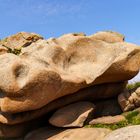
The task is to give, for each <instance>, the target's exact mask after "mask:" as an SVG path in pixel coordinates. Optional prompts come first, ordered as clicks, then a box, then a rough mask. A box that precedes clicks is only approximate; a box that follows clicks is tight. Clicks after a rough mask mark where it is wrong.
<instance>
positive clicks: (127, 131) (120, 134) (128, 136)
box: [104, 125, 140, 140]
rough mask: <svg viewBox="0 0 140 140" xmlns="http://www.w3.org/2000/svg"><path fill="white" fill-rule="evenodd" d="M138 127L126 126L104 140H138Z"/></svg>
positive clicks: (139, 131) (139, 126)
mask: <svg viewBox="0 0 140 140" xmlns="http://www.w3.org/2000/svg"><path fill="white" fill-rule="evenodd" d="M139 139H140V125H136V126H128V127H124V128H121V129H118V130H115V131H113V132H111V133H110V134H108V135H107V136H106V137H105V139H104V140H139Z"/></svg>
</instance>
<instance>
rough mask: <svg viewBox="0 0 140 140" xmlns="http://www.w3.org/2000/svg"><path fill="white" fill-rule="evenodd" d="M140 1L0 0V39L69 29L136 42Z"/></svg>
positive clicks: (139, 37)
mask: <svg viewBox="0 0 140 140" xmlns="http://www.w3.org/2000/svg"><path fill="white" fill-rule="evenodd" d="M139 7H140V0H0V38H4V37H6V36H8V35H11V34H14V33H16V32H20V31H28V32H36V33H39V34H41V35H43V36H44V37H45V38H49V37H52V36H53V37H57V36H60V35H62V34H64V33H69V32H85V33H86V34H92V33H95V32H97V31H100V30H113V31H118V32H121V33H122V34H124V35H125V36H126V40H127V41H130V42H134V43H136V44H140V32H139V27H140V18H139V16H140V8H139Z"/></svg>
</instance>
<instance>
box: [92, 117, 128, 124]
mask: <svg viewBox="0 0 140 140" xmlns="http://www.w3.org/2000/svg"><path fill="white" fill-rule="evenodd" d="M125 120H126V119H125V117H124V116H123V115H117V116H105V117H100V118H97V119H93V120H92V121H90V122H89V124H116V123H119V122H121V121H125Z"/></svg>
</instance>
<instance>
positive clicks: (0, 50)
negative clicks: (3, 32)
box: [0, 46, 8, 55]
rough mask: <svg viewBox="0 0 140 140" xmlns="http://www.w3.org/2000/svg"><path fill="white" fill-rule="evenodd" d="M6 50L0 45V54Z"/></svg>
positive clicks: (6, 50)
mask: <svg viewBox="0 0 140 140" xmlns="http://www.w3.org/2000/svg"><path fill="white" fill-rule="evenodd" d="M7 52H8V49H7V48H5V47H2V46H0V55H2V54H4V53H7Z"/></svg>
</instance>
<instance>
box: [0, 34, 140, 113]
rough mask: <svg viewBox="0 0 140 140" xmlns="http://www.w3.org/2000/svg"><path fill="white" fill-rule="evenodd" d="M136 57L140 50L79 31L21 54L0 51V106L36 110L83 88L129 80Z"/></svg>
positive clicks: (7, 109) (134, 71)
mask: <svg viewBox="0 0 140 140" xmlns="http://www.w3.org/2000/svg"><path fill="white" fill-rule="evenodd" d="M13 46H14V45H13ZM139 57H140V48H139V47H138V46H136V45H133V44H129V43H125V42H117V43H113V44H111V43H107V42H105V41H100V40H96V39H94V38H92V36H84V35H81V34H68V35H64V36H61V37H59V38H57V39H54V38H53V39H49V40H42V39H40V40H38V41H36V42H34V43H32V44H31V45H29V46H28V47H27V48H24V49H22V53H21V54H20V56H16V55H14V54H9V53H6V54H3V55H0V73H1V75H0V90H1V91H2V93H3V96H5V97H4V98H1V105H0V106H1V110H2V111H3V112H12V113H16V112H23V111H28V110H35V109H39V108H41V107H43V106H45V105H46V104H48V103H50V102H51V101H54V100H55V99H58V98H60V97H62V96H65V95H69V94H73V93H74V92H76V91H78V90H79V89H82V88H85V87H87V86H91V85H94V84H101V83H107V82H117V81H118V82H119V81H125V80H128V79H130V78H132V77H133V76H135V75H136V74H137V72H138V70H139V65H140V64H139V61H140V59H139ZM19 106H20V108H19Z"/></svg>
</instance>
